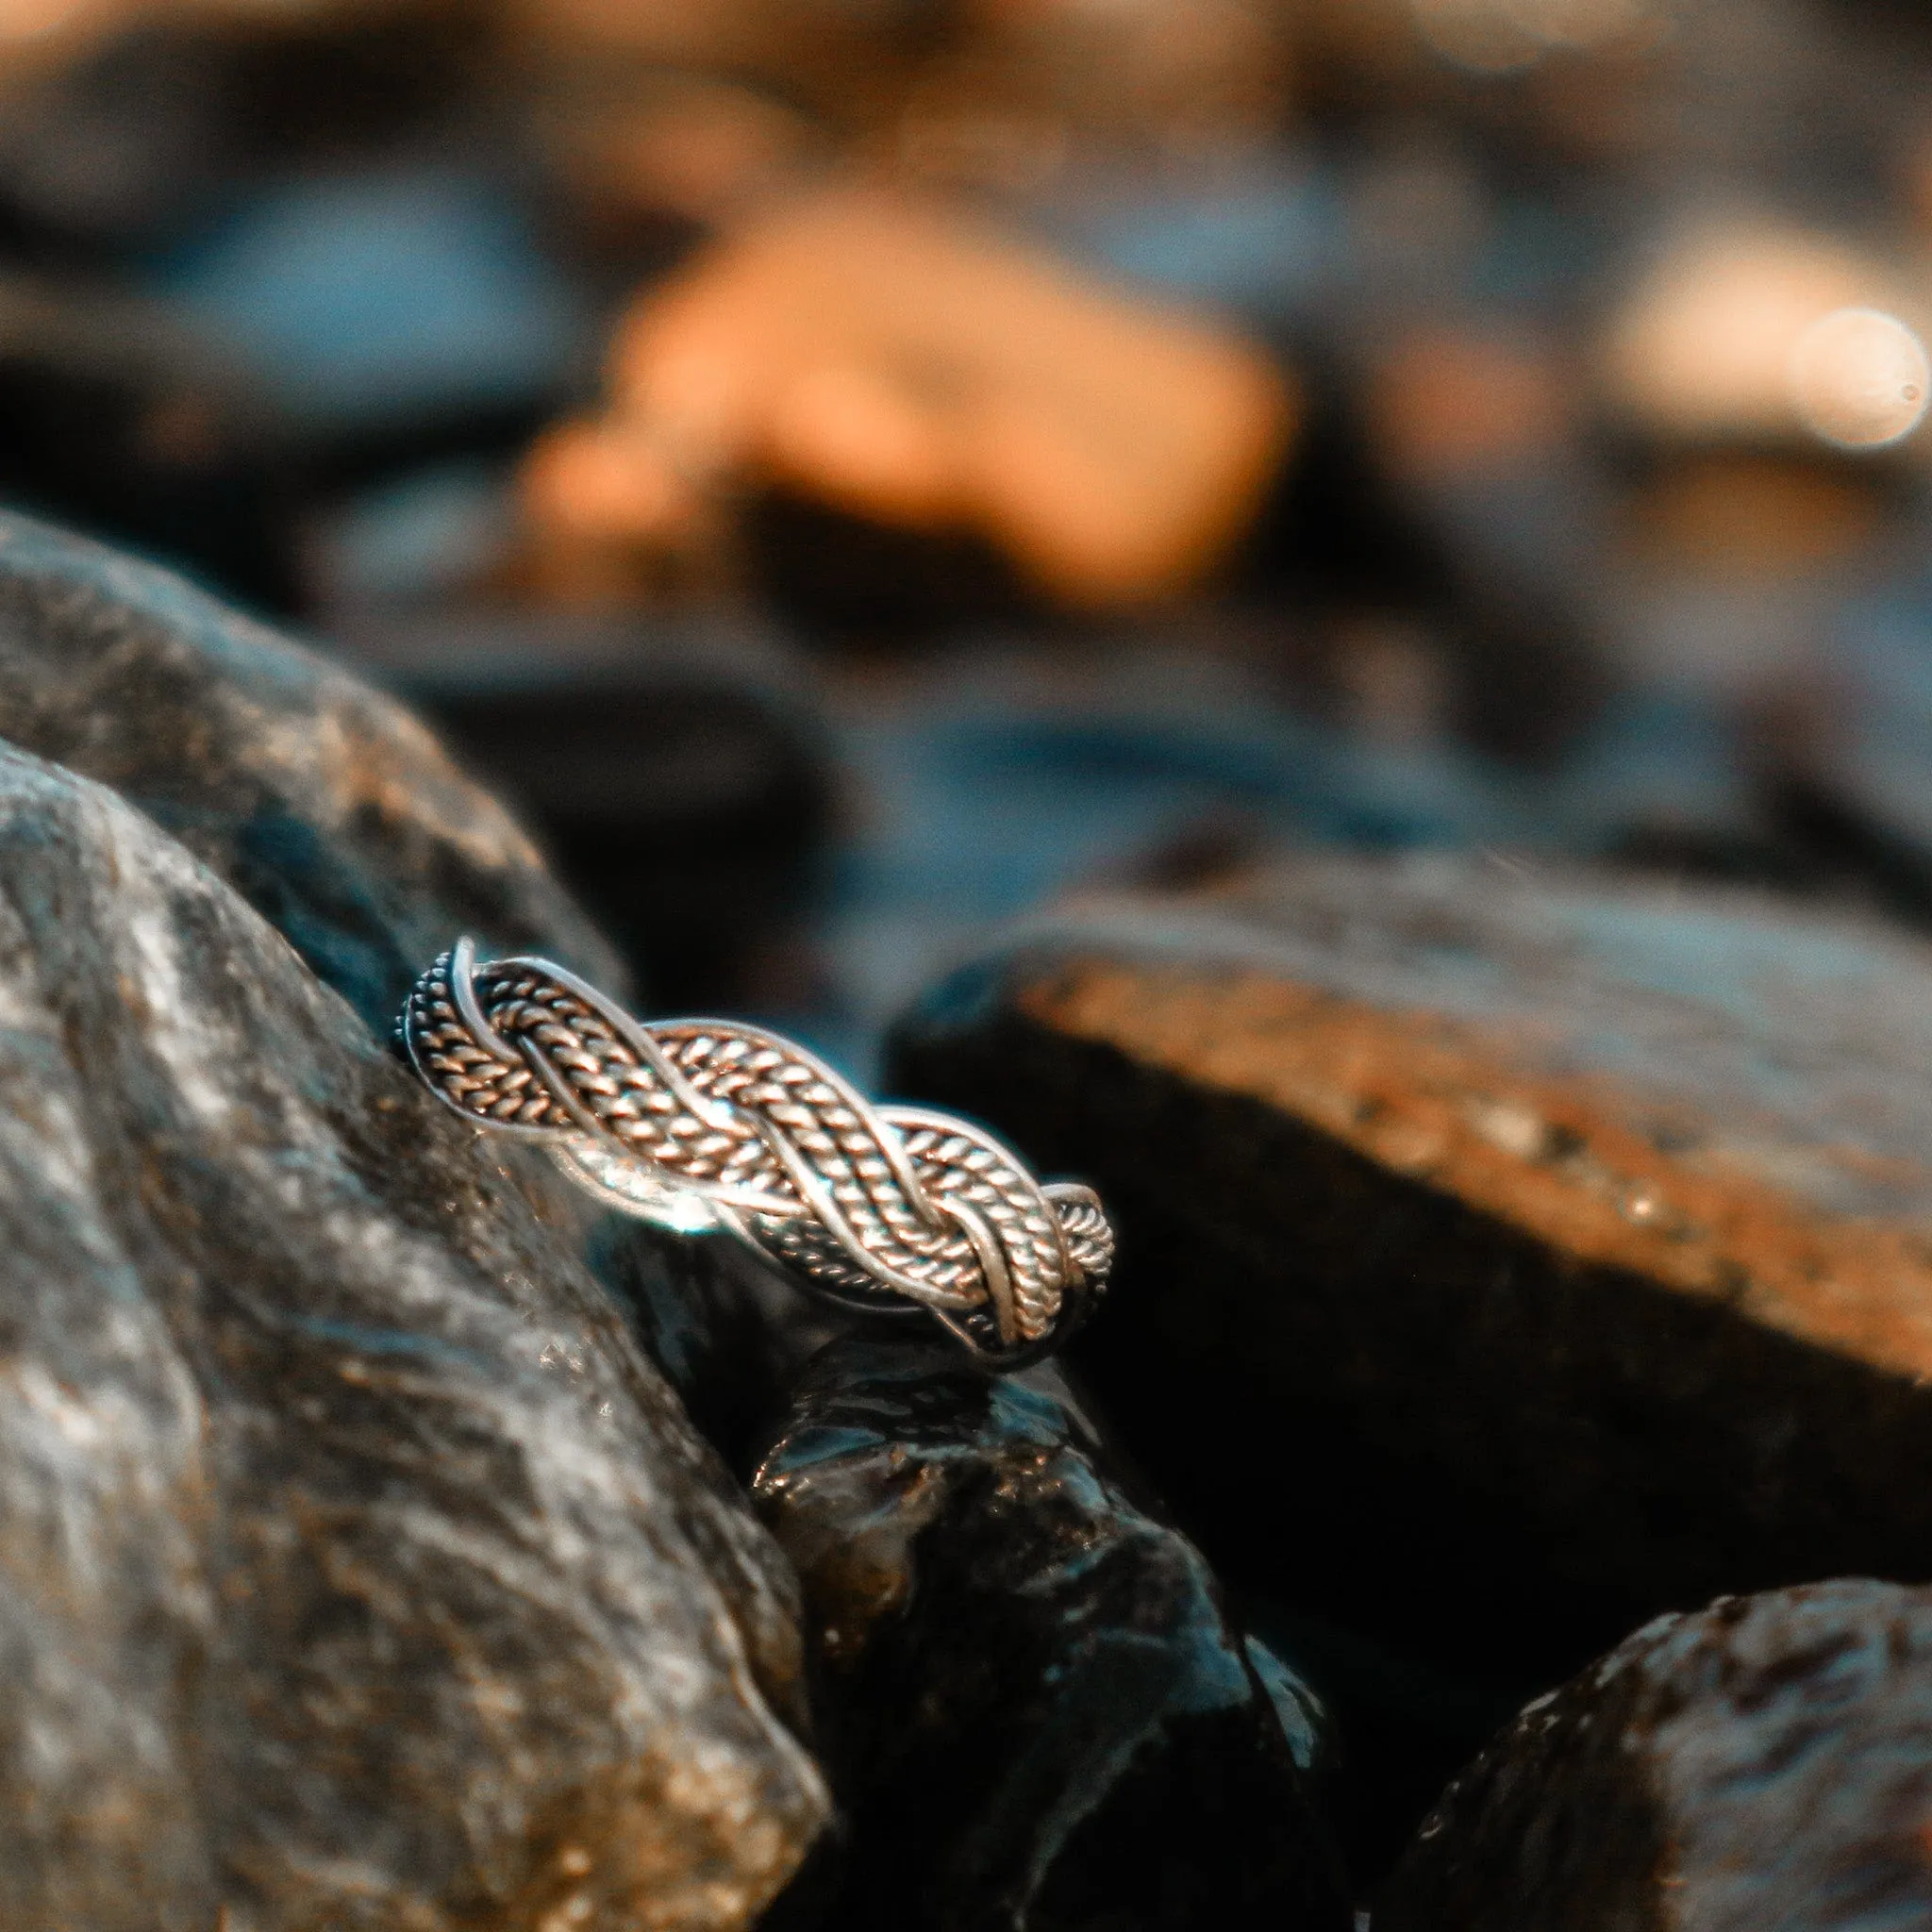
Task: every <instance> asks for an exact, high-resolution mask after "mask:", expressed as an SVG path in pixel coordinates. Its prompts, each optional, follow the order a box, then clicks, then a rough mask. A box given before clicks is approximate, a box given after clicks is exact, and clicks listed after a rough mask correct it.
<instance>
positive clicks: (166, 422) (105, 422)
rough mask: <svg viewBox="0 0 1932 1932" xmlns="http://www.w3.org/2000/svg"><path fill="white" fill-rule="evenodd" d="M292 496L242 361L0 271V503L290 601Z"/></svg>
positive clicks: (151, 321) (148, 313)
mask: <svg viewBox="0 0 1932 1932" xmlns="http://www.w3.org/2000/svg"><path fill="white" fill-rule="evenodd" d="M0 139H4V137H0ZM301 497H302V489H301V485H300V482H299V480H298V477H297V474H296V468H295V464H294V462H293V459H292V458H291V451H290V448H289V446H288V441H287V436H286V425H283V424H281V423H280V422H279V421H278V419H277V417H276V415H275V411H274V410H273V408H271V407H270V406H269V405H268V404H267V402H266V400H265V399H264V397H263V396H262V394H261V393H260V391H259V387H258V384H257V383H256V382H255V381H254V380H253V378H252V375H251V374H250V372H249V371H247V370H246V369H243V368H242V367H240V366H238V365H237V363H236V361H235V359H234V358H232V357H230V356H226V355H224V354H222V353H220V352H218V351H217V349H216V348H215V347H214V346H213V345H212V344H211V343H209V342H208V341H201V340H197V339H196V338H195V337H194V336H193V335H192V334H191V333H190V332H189V330H188V329H187V328H186V327H185V325H183V323H182V322H181V320H180V319H179V318H178V317H176V316H175V315H174V314H172V313H171V311H170V310H169V309H168V308H165V307H163V306H162V305H160V304H158V303H154V302H146V301H141V300H138V299H136V298H134V297H131V296H128V295H125V294H121V293H118V292H115V291H110V290H108V289H103V288H99V287H94V286H91V285H87V284H80V283H74V282H69V281H63V280H56V279H52V278H42V277H36V276H31V275H23V274H19V273H13V274H8V275H0V502H5V503H7V504H9V505H11V506H13V507H14V508H25V509H31V510H35V511H38V512H40V513H42V514H44V515H47V516H53V517H58V518H59V519H60V520H61V521H63V522H66V523H71V524H74V525H78V526H80V527H82V528H85V529H87V530H90V531H92V533H93V534H95V535H96V536H100V537H106V538H109V539H111V540H113V541H117V542H123V543H126V544H128V545H130V546H132V547H133V548H135V549H137V550H140V551H142V553H143V554H145V555H148V556H152V557H158V558H163V559H165V560H166V561H168V562H170V563H173V564H175V565H176V566H178V567H180V568H183V569H187V570H192V572H194V573H195V575H198V576H199V577H201V578H202V579H203V580H205V581H207V582H208V583H210V584H213V585H215V586H217V587H219V588H220V589H221V590H223V591H225V592H226V593H227V594H229V595H231V596H235V597H239V598H241V599H242V600H243V601H244V602H246V603H248V604H249V605H251V606H253V607H254V608H258V609H265V610H276V611H286V610H290V609H292V608H296V607H297V606H298V605H299V603H300V602H301V598H302V575H303V573H302V567H301V560H300V556H299V544H300V539H299V534H298V515H299V509H300V504H301Z"/></svg>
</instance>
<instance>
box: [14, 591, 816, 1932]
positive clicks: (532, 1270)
mask: <svg viewBox="0 0 1932 1932" xmlns="http://www.w3.org/2000/svg"><path fill="white" fill-rule="evenodd" d="M12 582H13V583H14V584H15V585H16V586H17V584H18V578H17V577H16V578H14V579H13V580H12ZM144 582H145V580H144V579H139V578H138V579H137V583H144ZM146 588H147V590H148V591H153V589H154V587H153V586H152V585H147V586H146ZM76 601H77V603H78V604H79V607H80V608H81V610H82V611H83V612H85V611H86V610H87V608H88V606H87V604H86V602H85V600H84V599H82V598H77V599H76ZM80 635H81V637H82V638H83V640H84V639H85V637H86V635H87V633H86V631H85V630H84V629H83V630H82V631H81V632H80ZM82 661H83V663H85V661H86V660H85V659H84V658H83V660H82ZM267 668H268V667H267V666H258V669H263V670H265V669H267ZM290 670H291V675H302V676H306V677H308V678H310V679H312V678H313V677H315V676H316V675H317V674H316V673H315V672H314V670H313V669H312V667H308V666H307V665H306V661H305V660H296V659H291V662H290ZM162 689H163V691H165V690H166V686H165V685H164V686H163V687H162ZM297 689H298V691H299V689H300V686H299V684H298V687H297ZM211 708H213V709H214V711H215V722H216V724H219V723H220V711H219V708H218V707H211ZM488 823H489V822H488V821H486V824H488ZM0 1005H4V1012H5V1020H4V1025H0V1089H4V1090H5V1091H4V1092H0V1202H4V1204H5V1205H4V1209H0V1220H4V1225H5V1230H6V1235H7V1239H6V1241H5V1243H4V1254H0V1320H4V1324H5V1327H6V1332H7V1335H8V1345H7V1349H6V1351H5V1357H4V1362H0V1374H4V1378H5V1381H6V1384H7V1389H6V1399H5V1400H4V1401H0V1497H4V1500H5V1507H4V1509H0V1573H4V1577H5V1588H4V1589H0V1655H4V1656H5V1657H6V1658H7V1659H8V1682H9V1685H10V1686H11V1687H12V1688H11V1691H10V1694H9V1696H8V1700H7V1707H6V1711H5V1713H4V1715H0V1794H4V1810H5V1814H6V1816H7V1819H8V1825H7V1828H6V1856H5V1857H4V1858H0V1920H4V1921H5V1923H7V1924H9V1925H21V1926H28V1925H36V1926H38V1925H48V1926H52V1925H74V1926H81V1925H85V1926H87V1927H88V1928H89V1932H118V1928H122V1927H126V1928H128V1932H135V1928H140V1932H155V1928H161V1932H175V1928H180V1932H207V1928H208V1927H210V1926H213V1925H217V1924H220V1925H223V1926H225V1927H227V1928H229V1932H295V1928H304V1932H321V1928H323V1927H328V1928H331V1932H334V1928H339V1927H340V1928H353V1927H368V1928H370V1932H375V1928H378V1927H379V1928H383V1932H393V1928H399V1927H408V1928H412V1932H413V1928H422V1932H458V1928H461V1932H492V1928H498V1927H500V1928H502V1932H510V1928H512V1927H521V1928H527V1927H531V1926H536V1925H539V1924H578V1923H586V1924H612V1925H615V1924H625V1925H630V1924H636V1925H646V1924H648V1925H653V1926H657V1925H663V1926H692V1927H697V1926H704V1927H712V1926H715V1927H727V1926H728V1927H737V1926H742V1925H745V1924H750V1923H751V1922H752V1921H753V1920H754V1919H755V1918H756V1917H757V1916H758V1913H759V1912H760V1911H761V1909H762V1908H763V1907H764V1906H765V1905H766V1903H767V1902H768V1901H769V1900H770V1899H771V1898H772V1897H773V1896H774V1894H775V1893H776V1892H777V1891H778V1890H780V1888H781V1887H782V1886H783V1885H784V1883H785V1882H786V1880H787V1879H788V1878H789V1877H790V1876H791V1874H792V1873H793V1872H794V1870H795V1869H796V1868H797V1867H798V1865H799V1864H800V1862H801V1860H802V1859H804V1858H805V1857H806V1856H807V1853H808V1849H809V1847H810V1846H811V1845H812V1843H813V1842H814V1840H816V1839H817V1838H818V1837H819V1836H820V1835H821V1833H822V1832H823V1830H824V1826H825V1824H826V1823H827V1820H828V1816H829V1805H828V1800H827V1798H826V1794H825V1790H824V1784H823V1782H822V1780H821V1778H820V1775H819V1774H818V1772H817V1770H816V1768H815V1766H814V1764H813V1761H812V1759H811V1757H809V1756H808V1753H807V1750H806V1748H805V1747H804V1745H803V1744H802V1743H801V1742H800V1737H799V1733H800V1730H801V1728H802V1726H803V1724H804V1722H805V1713H804V1698H803V1688H802V1685H803V1678H802V1671H803V1662H804V1659H803V1657H802V1653H801V1647H800V1637H799V1622H798V1606H797V1600H796V1596H795V1584H794V1582H793V1579H792V1577H791V1573H790V1571H789V1569H788V1568H787V1566H786V1564H785V1563H784V1561H783V1559H782V1557H780V1555H779V1553H778V1552H777V1550H776V1548H775V1547H774V1544H773V1543H772V1541H771V1540H770V1539H769V1538H768V1536H767V1535H766V1534H765V1533H764V1532H763V1531H762V1530H761V1529H760V1528H759V1527H758V1524H757V1523H756V1522H755V1521H754V1520H753V1518H752V1516H751V1515H750V1513H749V1512H748V1510H747V1508H746V1507H745V1505H744V1502H743V1500H742V1498H741V1494H740V1493H739V1492H738V1491H737V1490H736V1489H735V1487H734V1486H733V1485H732V1484H731V1483H730V1482H729V1480H728V1478H727V1476H726V1474H725V1473H724V1469H723V1467H722V1465H721V1464H719V1463H718V1461H717V1460H716V1458H715V1457H713V1456H712V1454H711V1453H710V1452H709V1451H708V1449H707V1448H706V1447H705V1446H704V1445H703V1444H702V1442H701V1441H699V1439H698V1438H697V1437H696V1436H695V1434H694V1433H693V1432H692V1431H691V1427H690V1425H689V1424H688V1423H687V1422H686V1420H685V1418H684V1415H683V1412H682V1411H681V1409H680V1408H679V1407H678V1405H677V1403H676V1401H675V1397H674V1396H673V1395H672V1393H671V1391H669V1389H668V1388H667V1386H666V1385H665V1383H664V1382H663V1380H662V1379H661V1377H660V1376H659V1375H658V1374H657V1373H656V1372H655V1370H654V1369H653V1368H652V1367H651V1366H650V1365H649V1363H648V1362H647V1360H646V1359H645V1358H644V1357H643V1356H642V1355H641V1352H640V1351H639V1350H638V1348H637V1346H636V1345H635V1343H634V1342H633V1341H631V1340H630V1338H629V1335H628V1333H627V1331H626V1330H625V1327H624V1325H623V1324H622V1323H621V1321H620V1320H619V1318H618V1317H617V1315H616V1313H615V1311H614V1309H613V1308H612V1307H611V1305H610V1303H609V1302H608V1298H607V1297H606V1295H605V1294H604V1292H603V1291H602V1290H601V1289H600V1288H599V1287H598V1286H597V1284H596V1283H595V1281H594V1280H593V1278H592V1277H591V1274H589V1273H588V1271H587V1270H586V1269H585V1268H584V1267H583V1265H582V1264H581V1262H580V1261H579V1260H578V1259H577V1258H576V1255H575V1248H576V1242H577V1239H578V1235H579V1223H578V1221H577V1219H576V1210H575V1208H574V1207H573V1206H571V1205H569V1204H566V1203H564V1202H562V1201H561V1200H560V1199H559V1197H558V1183H557V1182H556V1181H555V1179H554V1177H553V1176H552V1175H551V1174H550V1171H549V1170H548V1168H547V1166H545V1165H544V1164H542V1163H541V1162H538V1161H532V1160H530V1159H529V1158H528V1157H527V1156H525V1154H524V1153H523V1152H522V1151H521V1150H516V1149H509V1150H506V1149H504V1148H502V1147H501V1146H500V1145H497V1144H494V1143H490V1142H485V1141H480V1140H479V1139H478V1138H477V1137H475V1135H474V1134H473V1133H472V1132H471V1131H469V1130H468V1129H466V1128H465V1127H463V1126H462V1124H460V1123H458V1122H457V1121H456V1120H455V1119H454V1118H453V1117H451V1116H449V1115H447V1114H446V1113H444V1112H443V1111H442V1110H441V1108H438V1107H437V1105H436V1104H435V1103H434V1102H433V1101H432V1100H431V1099H430V1098H429V1097H428V1096H427V1095H426V1094H425V1093H424V1092H422V1091H420V1089H419V1088H418V1086H417V1085H416V1084H415V1083H414V1082H413V1080H412V1079H411V1077H410V1076H409V1074H408V1073H407V1072H406V1070H405V1069H404V1068H403V1067H402V1066H400V1065H399V1064H398V1063H397V1062H396V1060H395V1059H394V1058H392V1057H391V1055H390V1054H389V1053H388V1052H387V1051H386V1050H385V1049H384V1048H383V1047H382V1046H381V1045H379V1044H378V1042H377V1040H376V1038H375V1036H374V1035H373V1033H372V1031H371V1029H370V1028H369V1027H367V1026H366V1025H365V1024H363V1023H362V1021H361V1020H359V1019H358V1017H357V1016H356V1015H355V1013H354V1012H352V1011H351V1009H350V1008H348V1007H347V1006H345V1005H344V1004H343V1003H342V1002H341V1000H340V999H339V998H338V997H337V996H336V995H335V994H334V993H333V992H331V991H328V990H326V989H325V987H323V986H321V985H320V984H318V982H317V981H316V979H315V977H314V976H313V975H312V974H310V973H309V971H308V968H307V967H306V966H305V965H304V964H303V963H302V961H301V960H300V959H299V958H297V957H296V955H295V954H294V953H292V952H291V950H290V948H289V946H288V945H287V944H285V943H284V941H282V939H281V938H280V937H278V936H277V935H276V934H275V932H274V931H272V930H271V928H270V927H269V926H267V925H266V924H263V923H262V921H261V920H260V919H259V918H258V916H257V915H256V913H255V912H253V911H252V910H250V909H249V908H248V907H247V906H245V905H244V904H243V903H242V900H241V899H240V898H239V897H238V896H236V895H235V894H234V893H233V892H232V891H229V889H228V888H227V887H225V885H223V884H222V883H221V882H220V881H219V880H217V879H216V878H215V877H214V876H213V874H211V873H210V872H209V871H208V870H207V869H206V868H205V867H203V866H202V865H200V864H199V863H197V862H196V860H195V859H194V858H192V856H191V854H190V853H189V852H188V851H187V849H186V848H185V847H184V846H183V845H181V844H180V843H177V842H176V841H174V840H173V839H171V838H169V837H168V836H166V835H165V834H163V833H162V832H161V831H160V830H158V828H157V826H156V825H155V824H154V823H153V822H152V820H151V819H150V818H148V817H145V816H142V814H141V813H139V812H137V811H135V810H134V809H132V808H130V807H129V806H128V805H127V804H125V802H123V801H122V800H120V799H119V798H117V797H116V796H114V795H113V794H112V793H110V792H108V791H105V790H103V789H100V788H98V787H96V786H93V785H92V784H90V783H88V782H87V781H85V780H83V779H80V778H77V777H75V776H74V775H72V774H68V773H65V772H62V771H60V770H58V769H56V768H53V767H50V766H47V765H45V764H42V763H41V762H39V761H37V760H35V759H32V758H26V757H25V756H23V755H21V754H19V753H16V752H12V751H8V752H6V753H4V755H0Z"/></svg>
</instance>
